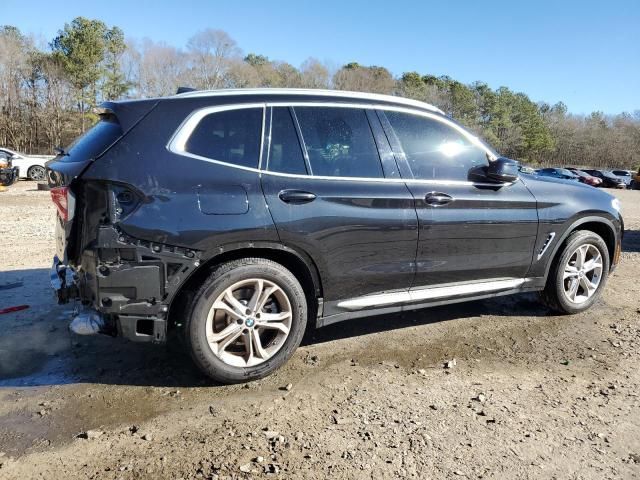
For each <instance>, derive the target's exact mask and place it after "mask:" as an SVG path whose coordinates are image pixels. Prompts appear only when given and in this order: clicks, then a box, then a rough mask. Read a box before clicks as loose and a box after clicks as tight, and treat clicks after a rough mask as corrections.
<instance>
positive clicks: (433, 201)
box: [424, 192, 453, 207]
mask: <svg viewBox="0 0 640 480" xmlns="http://www.w3.org/2000/svg"><path fill="white" fill-rule="evenodd" d="M424 201H425V202H427V203H428V204H429V205H433V206H434V207H438V206H440V205H446V204H447V203H450V202H453V197H452V196H451V195H447V194H446V193H442V192H429V193H427V195H426V196H425V197H424Z"/></svg>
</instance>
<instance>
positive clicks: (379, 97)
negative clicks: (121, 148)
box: [174, 88, 444, 115]
mask: <svg viewBox="0 0 640 480" xmlns="http://www.w3.org/2000/svg"><path fill="white" fill-rule="evenodd" d="M231 95H301V96H304V95H315V96H327V97H343V98H358V99H364V100H373V101H379V102H393V103H398V104H401V105H408V106H412V107H418V108H423V109H426V110H431V111H432V112H437V113H441V114H443V115H444V112H443V111H442V110H440V109H439V108H438V107H434V106H433V105H430V104H428V103H425V102H420V101H418V100H413V99H411V98H404V97H397V96H394V95H383V94H380V93H366V92H350V91H347V90H321V89H313V88H228V89H219V90H193V91H186V92H184V93H182V92H180V91H179V92H178V94H177V95H174V97H219V96H220V97H224V96H231Z"/></svg>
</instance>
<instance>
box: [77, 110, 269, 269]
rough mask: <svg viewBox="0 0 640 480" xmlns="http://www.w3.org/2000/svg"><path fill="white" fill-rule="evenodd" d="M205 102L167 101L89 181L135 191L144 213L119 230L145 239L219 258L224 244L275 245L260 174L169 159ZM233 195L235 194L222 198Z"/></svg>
mask: <svg viewBox="0 0 640 480" xmlns="http://www.w3.org/2000/svg"><path fill="white" fill-rule="evenodd" d="M208 105H209V104H203V103H202V100H199V101H197V100H195V99H194V100H186V99H182V100H181V101H179V102H177V101H171V100H167V101H163V102H160V104H159V105H158V106H157V107H156V108H155V109H154V110H153V111H152V112H151V113H150V114H149V115H148V116H147V117H146V118H145V119H144V120H143V121H141V122H140V123H139V124H137V125H136V126H135V127H134V128H133V129H132V130H131V131H130V132H129V133H128V134H127V135H125V136H124V137H123V138H122V139H121V140H120V141H119V142H118V143H117V144H116V145H114V146H113V147H112V148H111V149H110V150H109V151H108V152H107V153H106V154H105V155H104V156H103V157H101V158H100V159H99V160H98V161H96V162H94V163H93V164H92V165H91V166H90V167H89V168H88V170H87V171H86V173H85V174H84V175H83V180H85V181H90V180H98V181H100V180H107V181H110V182H115V183H122V184H126V185H129V186H131V187H133V188H134V189H135V190H136V191H137V192H138V193H139V194H140V196H141V198H142V201H141V203H140V204H139V206H138V207H137V208H136V210H134V211H133V212H132V213H130V214H129V215H128V216H127V217H125V218H123V219H121V221H120V222H119V227H120V228H121V229H122V230H123V231H124V232H125V233H127V234H128V235H130V236H132V237H135V238H137V239H141V240H147V241H150V242H156V243H163V244H167V245H174V246H179V247H185V248H190V249H194V250H199V251H201V252H203V255H202V256H201V258H203V259H204V260H206V259H207V257H210V256H213V255H215V254H216V253H219V252H220V251H222V250H223V249H224V246H225V245H232V244H236V243H239V242H247V241H255V242H270V241H272V242H276V241H277V240H278V236H277V232H276V230H275V226H274V224H273V220H272V219H271V215H270V214H269V211H268V209H267V208H266V202H265V199H264V195H263V193H262V189H261V187H260V178H259V174H258V173H257V172H255V171H250V170H242V169H238V168H234V167H230V166H225V165H220V164H216V163H212V162H208V161H205V160H200V159H195V158H191V157H187V156H183V155H179V154H175V153H173V152H170V151H169V150H168V149H167V144H168V142H169V140H170V139H171V137H172V135H173V134H174V132H175V131H176V129H177V128H178V127H179V126H180V124H181V123H182V121H183V120H184V119H185V118H186V117H187V116H188V115H189V114H190V113H191V112H192V111H193V110H195V109H197V108H202V107H205V106H208ZM223 194H229V195H223Z"/></svg>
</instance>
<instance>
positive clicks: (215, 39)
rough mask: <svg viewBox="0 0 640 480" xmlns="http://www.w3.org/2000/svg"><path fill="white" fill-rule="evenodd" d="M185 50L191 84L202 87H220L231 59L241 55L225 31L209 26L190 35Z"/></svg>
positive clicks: (234, 42)
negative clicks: (187, 55) (188, 61)
mask: <svg viewBox="0 0 640 480" xmlns="http://www.w3.org/2000/svg"><path fill="white" fill-rule="evenodd" d="M187 51H188V52H189V56H190V69H189V70H190V80H191V83H192V86H194V87H197V88H203V89H211V88H220V87H222V86H223V84H224V81H225V79H224V77H225V75H226V74H227V72H228V70H229V67H230V64H231V60H232V59H234V58H237V57H239V56H240V55H241V50H240V49H239V48H238V45H237V44H236V41H235V40H234V39H233V38H231V37H230V36H229V34H228V33H227V32H224V31H222V30H214V29H211V28H209V29H206V30H203V31H202V32H199V33H197V34H195V35H194V36H193V37H191V38H190V39H189V41H188V43H187Z"/></svg>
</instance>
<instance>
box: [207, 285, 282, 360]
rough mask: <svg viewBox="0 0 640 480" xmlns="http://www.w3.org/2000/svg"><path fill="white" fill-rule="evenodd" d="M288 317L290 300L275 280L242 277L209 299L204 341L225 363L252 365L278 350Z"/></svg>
mask: <svg viewBox="0 0 640 480" xmlns="http://www.w3.org/2000/svg"><path fill="white" fill-rule="evenodd" d="M292 320H293V313H292V309H291V302H290V301H289V298H288V297H287V295H286V293H285V292H284V291H283V290H282V288H280V287H279V286H278V285H277V284H276V283H274V282H272V281H270V280H266V279H263V278H251V279H248V280H242V281H240V282H237V283H234V284H233V285H231V286H230V287H228V288H226V289H225V290H224V291H223V292H222V293H221V294H220V295H219V296H218V298H216V300H215V302H213V305H212V307H211V309H210V310H209V313H208V315H207V322H206V332H207V342H208V344H209V347H210V348H211V351H212V352H213V353H214V355H216V356H217V357H218V358H219V359H220V360H222V361H223V362H224V363H226V364H227V365H231V366H234V367H252V366H255V365H259V364H261V363H263V362H265V361H267V360H269V359H270V358H272V357H273V356H274V355H275V354H276V353H277V352H278V350H280V348H281V347H282V345H283V344H284V342H285V341H286V339H287V337H288V336H289V331H290V330H291V322H292Z"/></svg>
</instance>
